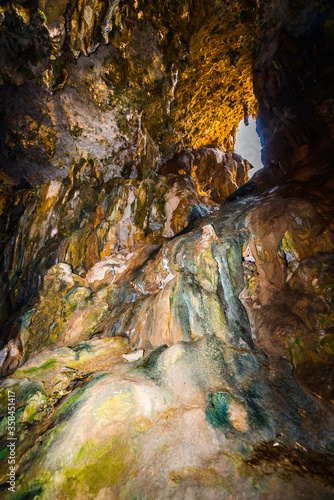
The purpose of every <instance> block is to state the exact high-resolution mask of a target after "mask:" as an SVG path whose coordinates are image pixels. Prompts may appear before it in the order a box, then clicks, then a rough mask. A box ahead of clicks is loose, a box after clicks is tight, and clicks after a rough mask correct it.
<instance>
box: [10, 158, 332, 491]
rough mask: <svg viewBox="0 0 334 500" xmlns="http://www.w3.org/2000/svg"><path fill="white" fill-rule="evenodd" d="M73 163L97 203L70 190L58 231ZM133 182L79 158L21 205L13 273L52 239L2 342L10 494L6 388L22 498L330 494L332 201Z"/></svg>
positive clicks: (164, 181) (168, 181)
mask: <svg viewBox="0 0 334 500" xmlns="http://www.w3.org/2000/svg"><path fill="white" fill-rule="evenodd" d="M87 169H88V170H87ZM88 174H89V175H88ZM71 176H72V177H71ZM76 176H77V178H80V179H81V180H82V182H83V183H84V182H85V181H84V179H85V178H87V179H89V183H87V187H86V188H85V187H84V186H85V184H83V187H82V190H81V196H80V203H81V204H82V203H83V204H84V203H85V199H86V198H85V197H87V199H88V200H91V199H94V200H96V202H95V203H96V209H95V211H93V212H91V213H90V214H89V215H86V216H84V217H83V218H82V214H84V213H85V208H84V206H82V205H81V206H80V210H81V212H80V214H81V218H80V216H79V215H78V214H77V220H78V222H77V224H78V227H73V228H72V229H71V231H70V232H68V233H69V234H68V235H67V236H64V234H63V233H61V231H63V229H62V226H61V224H63V227H64V225H66V217H71V221H73V220H74V219H73V213H71V212H70V210H71V208H70V207H72V210H75V199H76V196H75V193H76V191H75V180H74V179H75V177H76ZM85 176H86V177H85ZM94 179H95V181H94ZM87 182H88V181H87ZM70 183H72V184H70ZM182 183H183V184H182ZM180 185H182V187H183V189H182V190H181V191H178V189H179V188H178V186H180ZM71 186H72V188H71ZM144 186H145V189H143V182H141V183H139V184H138V181H121V180H119V181H117V182H115V181H113V182H112V183H111V184H110V183H109V185H108V186H107V185H104V184H103V183H101V182H100V181H99V174H98V173H96V171H95V170H94V169H93V168H92V167H89V165H88V164H86V163H84V164H83V165H81V167H80V168H79V167H78V170H77V171H76V174H74V173H73V172H72V173H71V174H70V176H69V177H68V179H65V180H64V181H62V182H58V181H51V182H50V183H49V184H48V185H47V186H45V187H43V188H41V189H40V190H39V191H38V194H37V201H36V200H32V201H30V202H29V203H28V205H27V208H26V212H25V214H26V213H29V214H31V215H30V216H29V217H28V216H26V215H25V214H24V215H23V216H22V219H21V221H22V222H21V233H20V234H19V235H17V236H16V242H15V245H14V252H13V260H12V264H11V265H12V269H17V268H18V262H21V266H22V275H21V277H19V278H17V281H16V283H17V284H19V283H21V284H22V286H25V288H26V291H27V290H28V288H27V283H28V285H29V279H28V280H27V281H26V282H24V281H23V277H25V279H26V278H27V276H30V275H29V272H30V273H31V270H32V269H33V267H32V265H33V264H32V263H33V262H34V259H36V255H38V256H39V257H38V259H39V262H40V256H41V253H43V254H45V253H47V252H48V251H49V250H48V249H49V248H50V245H51V243H50V242H51V241H53V243H54V242H55V239H56V241H58V246H59V250H57V249H55V245H53V246H52V248H53V249H54V250H53V251H54V255H55V256H56V257H55V260H56V262H57V263H56V264H54V265H53V266H51V267H50V268H49V269H48V270H47V272H46V274H45V276H44V278H43V283H42V286H41V288H40V291H39V293H38V297H37V300H34V301H33V307H30V308H29V300H28V302H27V304H26V306H25V308H24V311H20V312H19V313H18V312H17V313H16V315H17V320H16V322H15V323H14V325H15V327H12V329H9V331H8V343H7V345H6V346H5V347H4V348H3V349H2V351H1V359H2V367H3V370H4V371H7V373H8V370H9V373H10V375H9V376H8V375H7V378H6V379H5V380H3V382H2V383H1V404H2V406H1V408H2V409H1V412H2V417H3V418H2V421H1V430H2V443H3V446H2V465H1V473H2V488H3V495H4V498H7V497H8V498H12V496H10V495H11V493H9V494H8V491H7V492H6V489H7V486H6V474H7V467H8V464H7V455H8V453H9V450H8V448H6V444H5V443H6V439H7V424H8V421H7V418H6V412H7V394H8V390H10V391H13V392H14V393H15V394H16V414H15V417H16V422H17V429H16V432H17V436H18V438H19V439H18V442H17V448H16V453H17V464H18V471H17V490H16V492H17V497H16V498H45V499H46V498H50V497H55V498H76V499H79V498H82V499H88V498H99V499H103V498H106V499H107V498H108V499H109V498H117V499H118V498H124V499H135V498H138V499H139V498H149V499H151V498H161V499H164V498H177V499H179V498H187V499H188V498H198V499H200V498H208V499H210V498H212V499H216V498H217V499H218V498H226V499H231V498H235V499H241V498H250V499H253V498H254V499H257V498H259V499H260V498H261V499H265V498H268V499H269V498H270V499H278V498H281V499H287V498H288V499H291V500H292V499H293V500H295V499H297V498H305V499H306V498H309V499H311V498H312V499H314V498H333V495H334V490H333V489H332V476H333V438H334V436H333V410H334V395H333V386H332V384H331V380H330V378H329V377H328V373H330V372H331V369H332V366H333V365H332V354H333V341H332V329H333V322H334V315H333V299H332V287H333V284H332V283H333V280H332V278H333V257H332V250H333V246H334V232H333V226H332V221H331V219H330V210H329V207H328V206H327V205H326V202H323V203H322V204H321V203H318V204H316V203H314V201H313V202H311V201H310V200H309V201H308V200H307V197H305V196H304V199H301V198H298V197H291V196H287V195H286V193H285V192H284V190H283V189H281V190H280V189H276V190H274V192H272V193H268V192H267V193H265V194H263V195H257V196H254V195H251V196H248V197H246V198H240V199H236V200H235V201H231V202H229V203H226V204H225V205H223V207H222V208H220V209H218V207H217V206H216V205H215V204H214V203H213V202H212V201H210V200H209V198H208V197H206V196H204V194H203V195H201V194H198V191H197V189H196V183H195V181H194V180H193V179H191V177H190V176H189V177H186V176H185V175H183V174H179V175H175V174H168V175H167V177H160V176H158V175H155V177H153V178H152V179H151V180H148V181H146V183H144ZM185 186H187V187H186V188H185ZM65 188H66V189H67V191H65ZM149 189H150V190H151V191H149ZM134 190H137V191H134ZM159 190H160V191H159ZM161 190H162V191H161ZM60 191H61V192H63V195H62V196H61V197H59V192H60ZM134 192H135V195H134V194H133V193H134ZM157 192H158V193H161V192H163V193H165V194H164V196H165V198H164V200H163V199H162V198H161V195H160V198H159V197H158V198H157V208H156V209H154V207H155V205H154V203H153V204H152V200H151V199H152V197H153V199H155V198H154V196H156V195H155V193H157ZM141 193H143V194H141ZM149 193H151V194H149ZM180 193H181V194H180ZM57 195H58V197H57V199H56V202H54V200H53V198H52V197H53V196H57ZM149 196H151V198H149ZM57 200H58V201H57ZM141 200H144V201H143V206H144V208H145V200H149V203H150V207H152V209H151V212H150V219H149V222H148V219H147V218H146V219H145V217H144V216H143V215H142V214H141V212H140V206H141V205H140V202H141ZM184 200H186V202H185V201H184ZM51 202H52V203H51ZM32 207H33V208H32ZM46 207H47V208H46ZM119 207H121V208H119ZM159 207H160V212H159ZM183 207H187V209H188V212H186V211H185V209H184V208H183ZM191 207H195V208H196V209H197V211H198V212H199V214H197V216H196V218H195V219H189V216H188V218H187V214H189V213H190V212H191ZM200 207H202V208H200ZM193 209H194V208H193ZM201 211H202V214H203V212H204V214H206V215H204V216H202V217H201ZM144 212H145V213H147V210H144ZM62 213H63V214H64V215H61V214H62ZM57 214H58V218H57ZM159 214H160V215H159ZM62 217H63V218H62ZM159 217H160V219H159ZM79 221H80V222H79ZM145 221H146V223H147V226H145V225H144V223H145ZM140 224H141V225H140ZM37 225H38V233H37V230H36V229H34V228H36V227H37ZM184 227H185V229H183V230H182V228H184ZM41 228H44V229H43V230H41ZM94 228H95V229H94ZM148 228H149V230H148ZM67 231H68V228H67ZM138 231H139V235H140V237H138V236H137V235H138ZM34 234H35V235H37V234H38V237H37V236H36V237H35V238H34V236H33V235H34ZM59 234H61V237H59V238H58V235H59ZM82 235H84V237H83V236H82ZM143 236H144V237H143ZM24 238H26V240H25V241H27V243H26V244H25V245H22V240H24ZM57 238H58V240H57ZM81 238H83V240H82V243H80V241H81ZM89 242H92V243H89ZM29 243H30V247H29ZM20 248H24V252H23V253H24V255H23V256H22V255H21V254H20ZM49 262H50V261H49ZM25 266H27V267H25ZM9 276H11V271H10V272H9ZM36 279H37V278H36ZM12 283H13V282H12ZM16 286H17V285H16ZM30 286H31V283H30ZM32 289H33V286H31V289H30V291H29V293H30V294H31V293H32V291H31V290H32ZM12 293H13V294H14V295H15V293H17V289H16V288H15V286H14V287H13V292H12ZM22 313H23V314H22ZM14 334H15V335H14ZM142 349H143V350H144V356H143V357H139V359H137V360H135V361H131V356H130V357H129V359H130V360H129V361H128V360H127V359H125V358H124V357H123V355H124V354H129V353H131V352H134V353H136V352H138V351H140V350H142ZM140 355H142V352H141V353H139V355H138V356H140ZM310 370H311V371H312V373H313V375H314V374H315V373H316V374H317V377H316V378H315V377H314V376H310ZM29 495H30V496H29Z"/></svg>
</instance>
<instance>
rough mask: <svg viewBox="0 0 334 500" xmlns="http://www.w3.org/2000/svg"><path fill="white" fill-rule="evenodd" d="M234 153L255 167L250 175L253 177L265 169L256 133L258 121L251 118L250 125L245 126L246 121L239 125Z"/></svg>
mask: <svg viewBox="0 0 334 500" xmlns="http://www.w3.org/2000/svg"><path fill="white" fill-rule="evenodd" d="M234 151H235V152H236V153H237V154H239V155H240V156H242V158H245V159H246V160H248V161H249V163H250V164H251V165H252V166H253V167H254V168H253V169H251V170H250V172H249V175H250V177H252V176H253V175H254V174H255V173H256V172H258V170H260V169H261V168H263V164H262V162H261V141H260V137H259V135H258V133H257V131H256V120H254V118H252V117H251V118H249V125H247V126H246V125H245V122H244V120H242V121H241V122H240V123H239V128H238V130H237V133H236V136H235V146H234Z"/></svg>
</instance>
